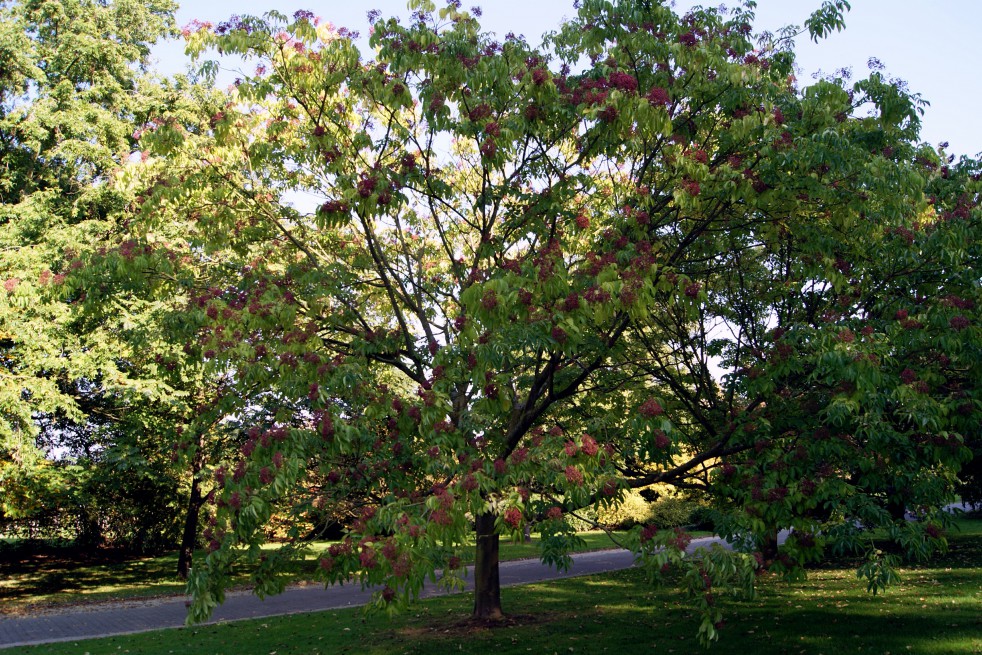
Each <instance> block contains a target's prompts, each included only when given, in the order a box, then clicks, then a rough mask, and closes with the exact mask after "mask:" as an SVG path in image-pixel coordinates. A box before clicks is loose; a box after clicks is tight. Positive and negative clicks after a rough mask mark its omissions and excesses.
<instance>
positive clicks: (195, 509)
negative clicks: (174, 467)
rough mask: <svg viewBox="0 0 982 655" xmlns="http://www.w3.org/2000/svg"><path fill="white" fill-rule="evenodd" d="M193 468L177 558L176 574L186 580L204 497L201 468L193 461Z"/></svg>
mask: <svg viewBox="0 0 982 655" xmlns="http://www.w3.org/2000/svg"><path fill="white" fill-rule="evenodd" d="M194 468H195V470H194V472H193V473H192V474H191V494H190V496H189V497H188V511H187V514H186V515H185V517H184V534H183V535H182V536H181V550H180V555H178V558H177V575H178V577H179V578H181V579H182V580H187V578H188V573H190V571H191V562H192V560H193V558H194V547H195V546H196V545H197V544H198V516H199V515H200V513H201V506H202V505H203V504H204V499H203V498H202V497H201V483H200V482H199V480H198V474H199V473H200V472H201V468H200V467H199V466H198V465H197V463H195V467H194Z"/></svg>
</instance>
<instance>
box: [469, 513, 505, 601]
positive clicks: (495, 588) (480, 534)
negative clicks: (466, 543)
mask: <svg viewBox="0 0 982 655" xmlns="http://www.w3.org/2000/svg"><path fill="white" fill-rule="evenodd" d="M495 518H496V517H495V515H494V514H492V513H490V512H488V513H485V514H481V515H479V516H478V517H477V557H476V560H475V563H474V618H475V619H486V620H498V619H500V618H502V617H503V616H504V614H503V613H502V612H501V581H500V580H499V578H498V533H497V532H495V531H494V521H495Z"/></svg>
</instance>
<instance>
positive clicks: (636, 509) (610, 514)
mask: <svg viewBox="0 0 982 655" xmlns="http://www.w3.org/2000/svg"><path fill="white" fill-rule="evenodd" d="M652 509H653V508H652V503H649V502H648V501H647V500H645V499H644V498H642V497H641V494H639V493H638V492H637V491H633V490H632V491H629V492H627V493H626V494H624V496H623V498H621V500H620V502H619V503H617V504H615V505H610V506H609V507H601V508H598V509H597V523H598V524H600V525H602V526H603V527H605V528H609V529H627V528H633V527H634V526H635V525H638V524H644V523H648V522H649V521H651V520H652V513H653V511H652ZM683 523H684V521H683ZM671 525H682V523H672V524H671Z"/></svg>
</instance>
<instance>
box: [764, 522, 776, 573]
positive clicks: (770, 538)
mask: <svg viewBox="0 0 982 655" xmlns="http://www.w3.org/2000/svg"><path fill="white" fill-rule="evenodd" d="M778 548H779V546H778V543H777V528H770V529H768V531H767V534H766V535H763V537H762V539H761V542H760V553H761V555H763V556H764V561H765V562H767V563H768V565H770V563H771V562H773V561H774V560H776V559H777V554H778Z"/></svg>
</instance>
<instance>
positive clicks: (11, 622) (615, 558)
mask: <svg viewBox="0 0 982 655" xmlns="http://www.w3.org/2000/svg"><path fill="white" fill-rule="evenodd" d="M714 541H718V539H717V538H716V537H704V538H702V539H694V540H693V541H692V544H690V546H689V549H690V550H693V549H696V548H699V547H701V546H706V545H708V544H710V543H713V542H714ZM633 565H634V556H633V555H632V554H631V553H630V552H629V551H626V550H602V551H596V552H591V553H580V554H578V555H574V556H573V565H572V566H571V567H570V570H569V571H567V572H559V571H556V570H555V569H552V568H550V567H548V566H546V565H545V564H542V562H540V561H539V560H537V559H529V560H518V561H511V562H502V563H501V572H500V574H501V585H502V586H511V585H519V584H528V583H532V582H540V581H542V580H554V579H559V578H569V577H574V576H580V575H590V574H593V573H603V572H606V571H616V570H620V569H626V568H630V567H631V566H633ZM470 574H471V570H470V569H468V579H467V582H468V586H467V590H471V589H473V580H472V578H471V575H470ZM444 593H446V592H445V591H444V590H442V589H440V588H437V587H435V586H433V585H430V586H428V587H427V588H425V589H424V590H423V593H422V597H424V598H427V597H431V596H437V595H441V594H444ZM370 597H371V590H363V589H362V588H361V587H360V585H357V584H355V585H344V586H340V587H328V588H326V589H325V588H324V587H323V586H321V585H308V586H302V587H291V588H290V589H288V590H286V591H285V592H283V593H282V594H279V595H277V596H270V597H267V598H266V599H265V600H260V599H259V598H257V597H256V596H254V595H253V594H252V593H250V592H247V591H241V592H232V593H229V594H228V595H227V597H226V599H225V603H224V604H223V605H221V606H219V607H218V608H217V609H216V610H215V613H214V615H213V616H212V619H211V620H210V621H209V623H222V622H227V621H239V620H242V619H253V618H260V617H265V616H277V615H282V614H296V613H300V612H318V611H322V610H329V609H338V608H342V607H354V606H358V605H364V604H365V603H366V602H368V600H369V598H370ZM186 613H187V608H186V605H185V599H184V598H183V597H180V598H165V599H151V600H146V601H118V602H114V603H99V604H93V605H89V606H82V607H78V606H75V607H72V608H71V609H70V610H66V611H58V612H48V613H44V614H39V615H37V616H28V617H2V618H0V649H4V648H12V647H14V646H28V645H33V644H43V643H48V642H54V641H74V640H77V639H90V638H93V637H109V636H112V635H121V634H129V633H134V632H146V631H149V630H159V629H162V628H178V627H181V626H183V625H184V618H185V616H186Z"/></svg>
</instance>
